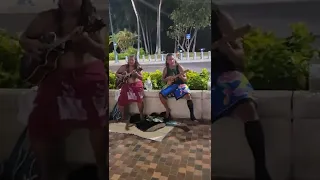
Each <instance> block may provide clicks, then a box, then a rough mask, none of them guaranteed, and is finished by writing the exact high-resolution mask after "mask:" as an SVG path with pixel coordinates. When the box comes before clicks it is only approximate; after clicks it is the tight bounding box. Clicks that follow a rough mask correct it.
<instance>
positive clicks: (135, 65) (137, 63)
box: [127, 55, 141, 71]
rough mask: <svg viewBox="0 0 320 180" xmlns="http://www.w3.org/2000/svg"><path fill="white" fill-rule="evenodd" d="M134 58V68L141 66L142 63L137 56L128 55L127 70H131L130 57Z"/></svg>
mask: <svg viewBox="0 0 320 180" xmlns="http://www.w3.org/2000/svg"><path fill="white" fill-rule="evenodd" d="M130 58H133V59H134V69H138V68H141V65H140V63H139V62H138V61H137V58H136V56H135V55H131V56H129V57H128V63H127V71H128V70H129V59H130Z"/></svg>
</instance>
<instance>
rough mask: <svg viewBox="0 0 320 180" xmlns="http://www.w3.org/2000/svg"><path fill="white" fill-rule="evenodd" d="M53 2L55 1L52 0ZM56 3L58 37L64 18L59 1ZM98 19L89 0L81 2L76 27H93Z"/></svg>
mask: <svg viewBox="0 0 320 180" xmlns="http://www.w3.org/2000/svg"><path fill="white" fill-rule="evenodd" d="M53 1H54V2H55V1H56V0H53ZM57 1H58V11H57V23H58V24H59V28H58V32H57V34H58V35H63V32H62V21H63V18H64V12H63V10H62V7H61V5H60V0H57ZM97 19H99V18H98V15H97V9H96V8H95V7H94V5H93V3H92V1H91V0H82V4H81V7H80V15H79V19H78V26H83V27H84V29H86V28H87V27H88V26H90V25H93V24H94V23H95V21H96V20H97Z"/></svg>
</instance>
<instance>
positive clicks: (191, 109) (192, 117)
mask: <svg viewBox="0 0 320 180" xmlns="http://www.w3.org/2000/svg"><path fill="white" fill-rule="evenodd" d="M187 105H188V108H189V111H190V119H191V120H192V121H196V120H197V119H196V117H195V116H194V110H193V102H192V100H187Z"/></svg>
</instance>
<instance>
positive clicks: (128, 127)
mask: <svg viewBox="0 0 320 180" xmlns="http://www.w3.org/2000/svg"><path fill="white" fill-rule="evenodd" d="M129 125H130V124H129V123H127V124H126V131H129V130H130V126H129Z"/></svg>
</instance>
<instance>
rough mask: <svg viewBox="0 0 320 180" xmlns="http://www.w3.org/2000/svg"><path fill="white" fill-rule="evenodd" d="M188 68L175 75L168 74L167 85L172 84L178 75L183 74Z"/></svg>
mask: <svg viewBox="0 0 320 180" xmlns="http://www.w3.org/2000/svg"><path fill="white" fill-rule="evenodd" d="M189 71H190V70H189V69H186V70H184V71H183V72H181V73H179V74H177V75H175V76H168V78H169V79H168V81H167V85H168V86H170V85H172V84H173V83H174V81H175V80H176V79H177V78H178V77H179V76H180V75H183V74H185V73H187V72H189Z"/></svg>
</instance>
